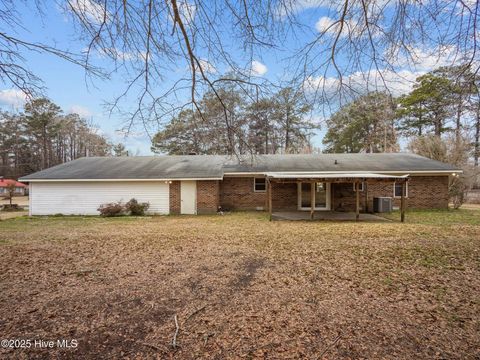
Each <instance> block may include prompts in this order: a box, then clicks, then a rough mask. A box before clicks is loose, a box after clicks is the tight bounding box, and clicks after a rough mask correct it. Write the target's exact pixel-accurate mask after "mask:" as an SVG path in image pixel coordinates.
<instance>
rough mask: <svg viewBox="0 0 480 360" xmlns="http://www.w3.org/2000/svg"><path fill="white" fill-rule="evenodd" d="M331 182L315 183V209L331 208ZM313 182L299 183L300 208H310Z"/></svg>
mask: <svg viewBox="0 0 480 360" xmlns="http://www.w3.org/2000/svg"><path fill="white" fill-rule="evenodd" d="M330 185H331V184H330V183H324V182H317V183H315V210H330ZM311 199H312V196H311V184H310V183H299V184H298V209H299V210H310V209H311V206H312V203H311V201H312V200H311Z"/></svg>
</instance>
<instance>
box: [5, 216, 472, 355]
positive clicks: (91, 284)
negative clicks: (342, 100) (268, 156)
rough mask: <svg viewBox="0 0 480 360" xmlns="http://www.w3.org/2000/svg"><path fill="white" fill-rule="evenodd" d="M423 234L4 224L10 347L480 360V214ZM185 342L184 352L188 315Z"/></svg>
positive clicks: (329, 228) (315, 226) (292, 225)
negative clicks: (33, 342)
mask: <svg viewBox="0 0 480 360" xmlns="http://www.w3.org/2000/svg"><path fill="white" fill-rule="evenodd" d="M462 214H465V216H466V217H465V218H466V221H465V222H464V223H462V222H461V218H459V215H458V213H455V212H434V213H430V212H423V213H422V212H419V213H415V214H409V218H410V219H411V220H412V222H408V223H406V224H399V223H395V222H391V223H390V222H389V223H359V224H355V223H351V222H348V223H332V222H328V223H322V222H314V223H309V222H300V223H299V222H269V221H267V219H266V217H265V216H264V215H263V214H256V213H238V214H230V215H226V216H197V217H194V216H185V217H184V216H167V217H150V218H148V217H147V218H113V219H102V218H97V217H50V218H17V219H11V220H8V221H2V222H0V258H1V259H2V261H1V262H0V333H1V334H2V336H3V338H24V339H25V338H41V339H56V338H74V339H78V341H79V347H78V348H77V349H75V350H62V349H55V350H38V349H30V350H21V349H16V350H0V355H1V356H2V357H18V358H22V357H25V358H27V357H28V358H45V356H50V357H65V358H92V357H96V358H120V357H124V358H132V359H133V358H156V357H159V358H239V357H244V358H257V357H262V358H263V357H269V358H319V357H324V358H391V359H393V358H407V357H411V358H467V359H468V358H471V359H474V358H477V357H478V356H479V355H480V354H479V348H480V340H479V337H478V332H479V326H480V322H479V315H478V314H479V313H480V304H479V301H478V294H479V293H480V260H479V255H480V253H479V251H480V224H479V222H480V220H479V221H478V222H475V220H474V219H475V217H478V218H479V219H480V212H479V211H473V210H472V211H471V212H467V213H464V212H462ZM175 315H176V316H177V317H178V321H179V326H180V330H179V333H178V337H177V344H178V347H177V348H176V349H174V348H173V347H172V346H171V344H172V337H173V334H174V332H175V323H174V316H175Z"/></svg>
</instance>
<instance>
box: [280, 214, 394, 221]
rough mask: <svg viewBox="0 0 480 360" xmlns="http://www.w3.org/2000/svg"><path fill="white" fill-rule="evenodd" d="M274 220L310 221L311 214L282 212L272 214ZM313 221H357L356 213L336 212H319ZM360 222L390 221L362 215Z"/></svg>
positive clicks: (370, 215) (371, 215)
mask: <svg viewBox="0 0 480 360" xmlns="http://www.w3.org/2000/svg"><path fill="white" fill-rule="evenodd" d="M272 220H290V221H296V220H310V212H308V211H282V212H274V213H272ZM313 220H325V221H355V213H354V212H335V211H317V212H315V214H314V218H313ZM359 221H375V222H379V221H381V222H385V221H390V220H389V219H386V218H384V217H381V216H377V215H373V214H360V218H359Z"/></svg>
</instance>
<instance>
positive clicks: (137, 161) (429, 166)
mask: <svg viewBox="0 0 480 360" xmlns="http://www.w3.org/2000/svg"><path fill="white" fill-rule="evenodd" d="M302 171H303V172H314V171H324V172H337V171H340V172H346V171H348V172H355V171H357V172H379V173H382V172H399V173H408V172H422V171H427V172H429V171H458V169H457V168H455V167H453V166H451V165H449V164H446V163H442V162H440V161H435V160H431V159H427V158H425V157H422V156H418V155H414V154H407V153H388V154H318V155H255V156H246V157H243V158H241V159H240V160H239V159H238V158H236V157H230V156H220V155H173V156H132V157H88V158H81V159H77V160H74V161H70V162H68V163H65V164H61V165H58V166H54V167H52V168H49V169H46V170H42V171H39V172H36V173H34V174H31V175H28V176H25V177H23V178H22V179H21V180H22V181H29V180H42V179H43V180H48V179H52V180H53V179H73V180H74V179H172V180H173V179H221V178H222V177H223V175H224V174H225V173H240V172H252V173H265V172H302Z"/></svg>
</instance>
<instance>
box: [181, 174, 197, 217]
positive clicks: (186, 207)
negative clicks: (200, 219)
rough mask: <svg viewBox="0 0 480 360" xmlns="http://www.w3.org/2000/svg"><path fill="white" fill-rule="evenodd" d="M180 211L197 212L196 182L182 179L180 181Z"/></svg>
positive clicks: (185, 212)
mask: <svg viewBox="0 0 480 360" xmlns="http://www.w3.org/2000/svg"><path fill="white" fill-rule="evenodd" d="M180 213H181V214H196V213H197V182H196V181H182V182H181V183H180Z"/></svg>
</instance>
